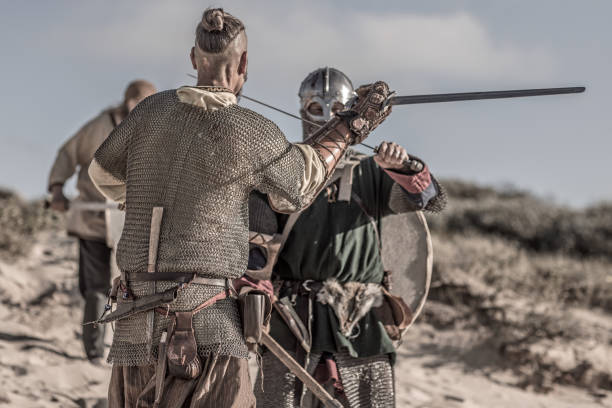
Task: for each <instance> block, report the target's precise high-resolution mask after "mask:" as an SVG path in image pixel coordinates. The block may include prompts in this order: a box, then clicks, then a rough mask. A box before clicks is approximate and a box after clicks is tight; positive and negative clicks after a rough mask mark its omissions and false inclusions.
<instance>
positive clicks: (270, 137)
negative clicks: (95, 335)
mask: <svg viewBox="0 0 612 408" xmlns="http://www.w3.org/2000/svg"><path fill="white" fill-rule="evenodd" d="M190 57H191V61H192V64H193V67H194V69H196V70H197V86H185V87H181V88H179V89H175V90H168V91H164V92H160V93H158V94H155V95H153V96H151V97H149V98H147V99H145V100H144V101H143V102H141V103H140V104H139V105H138V106H137V107H136V109H134V111H133V112H131V113H130V115H129V116H128V117H127V118H126V119H125V120H124V121H123V122H122V123H121V125H120V126H119V127H117V128H116V129H115V130H114V131H113V133H112V134H111V135H110V137H109V138H108V139H107V140H106V141H105V142H104V143H103V144H102V146H101V147H100V148H99V149H98V151H97V152H96V154H95V159H94V161H93V162H92V164H91V166H90V169H89V172H90V175H91V176H92V178H93V180H94V182H95V183H96V185H97V187H98V188H99V189H100V191H102V192H103V193H104V194H105V195H106V196H107V197H108V198H111V199H113V200H115V201H119V202H124V203H125V211H126V217H125V226H124V229H123V233H122V236H121V239H120V241H119V244H118V250H117V261H118V264H119V268H120V270H121V276H120V279H118V280H117V281H116V284H114V287H113V289H112V290H111V299H116V302H117V305H116V308H115V310H112V311H111V312H110V313H109V314H108V315H105V316H103V317H101V318H100V319H98V322H99V323H102V322H109V321H115V331H114V338H113V344H112V346H111V351H110V355H109V361H110V362H112V363H113V369H112V375H111V382H110V388H109V402H110V406H111V407H124V406H125V407H128V406H129V407H132V406H150V405H152V406H160V404H161V406H164V407H183V406H190V407H212V406H214V407H230V406H231V407H249V406H254V403H255V401H254V395H253V391H252V386H251V382H250V379H249V373H248V365H247V360H246V358H247V344H246V342H245V338H250V337H249V336H246V335H245V334H243V324H242V321H241V320H242V319H241V316H240V314H239V306H238V304H237V300H236V299H235V293H236V291H235V290H234V289H232V286H231V284H230V282H229V281H230V280H235V279H240V278H241V277H242V275H243V274H244V272H245V270H246V267H247V259H248V252H249V243H248V216H249V214H248V211H249V208H248V197H249V194H250V193H251V191H253V190H254V189H257V190H259V191H261V192H263V193H266V194H267V196H268V199H269V204H270V206H271V207H272V208H274V209H275V210H277V211H280V212H287V213H289V212H293V211H299V210H302V209H304V208H305V207H306V206H307V205H308V204H309V203H310V202H311V201H312V199H313V197H315V196H316V195H317V194H318V192H319V190H320V189H321V188H322V187H323V186H324V185H325V183H326V182H327V180H328V179H329V177H330V176H331V175H332V174H333V171H334V168H335V167H336V164H337V163H338V161H339V160H340V158H341V157H342V156H343V155H344V153H345V152H346V150H347V147H348V146H349V145H351V144H354V143H357V142H360V141H361V140H363V138H364V137H366V136H367V134H368V133H369V132H370V131H371V130H372V129H374V128H375V127H376V126H377V125H378V124H380V123H381V122H382V121H383V120H384V119H385V117H386V116H387V115H388V114H389V112H390V111H389V108H387V107H385V103H384V101H385V100H386V99H387V98H388V96H389V89H388V86H387V85H386V84H385V83H384V82H377V83H374V84H373V85H369V86H365V87H361V88H360V89H358V96H357V99H356V101H355V103H354V104H353V105H352V106H351V107H350V108H348V109H345V110H344V111H343V116H342V117H338V118H336V119H335V120H332V121H329V122H328V123H326V124H325V126H323V127H322V128H321V129H319V130H318V131H317V132H316V133H315V134H313V135H312V137H310V138H309V139H308V140H305V141H304V142H303V143H301V144H291V143H289V142H287V140H286V138H285V136H284V135H283V134H282V133H281V131H280V130H279V129H278V127H277V126H276V125H274V123H272V122H271V121H270V120H268V119H266V118H264V117H262V116H261V115H259V114H257V113H255V112H253V111H250V110H248V109H245V108H242V107H240V106H238V105H237V104H236V102H237V97H238V96H239V94H240V91H241V89H242V86H243V85H244V83H245V81H246V78H247V37H246V33H245V27H244V25H243V23H242V22H241V21H240V20H239V19H238V18H236V17H234V16H232V15H230V14H228V13H226V12H224V11H223V10H222V9H208V10H206V11H205V12H204V14H203V17H202V20H201V22H200V23H199V24H198V25H197V28H196V40H195V46H194V47H193V48H192V50H191V55H190ZM246 320H247V319H245V321H246ZM244 326H245V328H246V325H244Z"/></svg>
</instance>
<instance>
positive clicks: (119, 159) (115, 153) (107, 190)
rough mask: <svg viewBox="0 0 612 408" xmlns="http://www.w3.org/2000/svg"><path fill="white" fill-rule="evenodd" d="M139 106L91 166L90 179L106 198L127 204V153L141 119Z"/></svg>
mask: <svg viewBox="0 0 612 408" xmlns="http://www.w3.org/2000/svg"><path fill="white" fill-rule="evenodd" d="M139 113H140V106H137V107H136V108H135V109H134V110H133V111H132V113H130V114H129V115H128V116H127V118H125V119H124V120H123V121H122V122H121V124H120V125H119V126H117V127H116V128H115V129H114V130H113V131H112V133H111V134H110V135H109V136H108V138H106V140H105V141H104V143H102V145H101V146H100V147H99V148H98V150H97V151H96V153H95V155H94V159H93V160H92V161H91V164H90V165H89V169H88V172H89V177H91V180H92V181H93V183H94V184H95V186H96V187H97V188H98V190H100V192H101V193H102V195H104V196H105V197H106V198H108V199H110V200H113V201H117V202H120V203H125V194H126V193H125V192H126V189H125V183H126V177H127V152H128V145H129V142H130V138H131V134H132V131H133V129H134V128H135V127H136V125H137V123H138V118H139V117H140V114H139Z"/></svg>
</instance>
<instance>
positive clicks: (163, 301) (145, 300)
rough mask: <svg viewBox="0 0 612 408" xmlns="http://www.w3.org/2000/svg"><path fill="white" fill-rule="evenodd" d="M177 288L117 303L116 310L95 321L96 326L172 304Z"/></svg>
mask: <svg viewBox="0 0 612 408" xmlns="http://www.w3.org/2000/svg"><path fill="white" fill-rule="evenodd" d="M177 293H178V288H170V289H167V290H165V291H163V292H160V293H154V294H152V295H147V296H144V297H141V298H138V299H136V300H131V301H122V302H121V303H117V308H116V309H115V310H113V311H112V312H110V313H109V314H107V315H105V316H102V317H101V318H100V319H98V320H96V321H95V322H94V323H96V324H104V323H110V322H114V321H115V320H120V319H125V318H126V317H130V316H133V315H135V314H137V313H143V312H148V311H151V312H152V311H153V309H155V308H156V307H161V306H166V305H168V304H170V303H172V302H173V301H174V300H175V299H176V296H177Z"/></svg>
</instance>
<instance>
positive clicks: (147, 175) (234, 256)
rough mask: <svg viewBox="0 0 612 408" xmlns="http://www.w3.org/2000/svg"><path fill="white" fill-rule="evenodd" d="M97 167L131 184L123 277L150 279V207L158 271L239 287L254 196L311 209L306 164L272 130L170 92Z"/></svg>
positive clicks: (122, 129)
mask: <svg viewBox="0 0 612 408" xmlns="http://www.w3.org/2000/svg"><path fill="white" fill-rule="evenodd" d="M95 158H96V160H97V162H98V163H99V164H100V165H101V166H102V167H103V168H104V169H105V170H107V171H109V172H110V173H111V174H112V175H113V176H115V177H116V178H117V179H119V180H125V181H126V182H127V183H126V184H127V186H126V187H127V199H126V220H125V227H124V229H123V234H122V236H121V240H120V241H119V245H118V249H117V262H118V265H119V267H120V269H121V270H122V271H126V272H143V271H146V270H147V257H148V248H149V229H150V223H151V211H152V208H153V207H163V208H164V218H163V222H162V227H161V235H160V242H159V253H158V258H157V270H158V271H160V272H189V273H193V272H196V273H198V274H200V275H203V276H206V277H212V278H232V279H233V278H238V277H239V276H241V275H242V274H243V273H244V270H245V269H246V265H247V256H248V196H249V193H250V192H251V190H253V189H255V188H256V189H258V190H260V191H262V192H264V193H266V194H270V193H274V194H276V195H279V196H281V197H283V198H285V199H287V200H288V201H289V202H290V203H291V204H293V205H294V206H295V207H297V208H298V209H301V208H302V207H303V206H304V205H305V204H306V203H305V202H304V198H303V197H301V195H300V194H299V188H300V183H299V182H298V180H301V178H302V176H303V174H304V157H303V155H302V153H301V152H300V149H299V148H298V147H296V146H294V145H292V144H290V143H289V142H287V140H286V138H285V136H284V135H283V133H282V132H281V131H280V129H278V127H277V126H276V125H275V124H274V123H273V122H271V121H270V120H268V119H266V118H264V117H263V116H261V115H259V114H257V113H255V112H253V111H251V110H249V109H246V108H243V107H240V106H238V105H230V106H228V107H224V108H221V109H219V110H216V111H210V112H209V111H205V110H204V109H202V108H199V107H197V106H192V105H189V104H184V103H181V102H179V100H178V98H177V96H176V93H175V91H174V90H171V91H165V92H161V93H158V94H156V95H153V96H151V97H149V98H147V99H145V100H144V101H143V102H141V103H140V104H139V105H138V106H137V107H136V109H134V111H133V113H132V114H130V115H128V117H127V118H126V119H125V120H124V121H123V122H122V123H121V125H120V126H119V127H118V128H117V129H116V130H115V131H114V132H113V133H112V134H111V136H110V137H109V138H108V139H107V140H106V141H105V142H104V143H103V144H102V146H101V147H100V149H99V150H98V151H97V152H96V155H95Z"/></svg>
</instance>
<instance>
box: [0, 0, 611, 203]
mask: <svg viewBox="0 0 612 408" xmlns="http://www.w3.org/2000/svg"><path fill="white" fill-rule="evenodd" d="M209 6H221V7H224V8H225V9H226V11H228V12H230V13H232V14H234V15H236V16H238V17H239V18H241V19H242V20H243V21H244V23H245V25H246V27H247V35H248V37H249V80H248V82H247V84H246V85H245V88H244V93H245V95H248V96H251V97H254V98H257V99H260V100H263V101H265V102H267V103H269V104H272V105H275V106H278V107H280V108H282V109H286V110H289V111H292V112H295V113H297V111H298V98H297V91H298V88H299V84H300V82H301V81H302V79H304V77H305V76H306V75H307V74H308V73H309V72H311V71H313V70H314V69H316V68H319V67H323V66H331V67H335V68H338V69H340V70H342V71H344V72H345V73H346V74H347V75H348V76H349V77H350V78H351V79H352V81H353V83H354V84H355V85H356V86H357V85H361V84H365V83H370V82H372V81H376V80H384V81H386V82H387V83H389V85H390V86H391V88H392V89H394V90H396V91H397V93H398V94H404V95H410V94H423V93H442V92H464V91H482V90H503V89H522V88H544V87H557V86H559V87H560V86H578V85H584V86H586V87H587V91H586V92H585V93H584V94H579V95H562V96H546V97H537V98H520V99H512V100H494V101H491V100H489V101H472V102H455V103H444V104H426V105H410V106H398V107H395V108H394V110H393V113H392V114H391V116H390V117H389V118H388V119H387V121H386V122H385V123H384V124H383V125H381V126H380V127H379V128H377V130H376V131H375V132H374V133H373V134H372V135H371V136H370V138H369V141H368V143H369V144H378V143H380V142H381V141H383V140H387V141H395V142H397V143H399V144H401V145H402V146H404V147H405V148H406V149H407V150H408V152H409V153H412V154H414V155H417V156H419V157H421V158H422V159H424V160H425V161H426V162H427V163H428V165H429V167H430V168H431V170H432V172H433V173H434V174H435V175H437V176H438V177H439V178H459V179H464V180H470V181H475V182H478V183H481V184H488V185H495V186H514V187H516V188H520V189H526V190H529V191H532V192H534V193H536V194H537V195H539V196H541V197H544V198H548V199H552V200H554V201H556V202H557V203H560V204H563V205H570V206H574V207H582V206H585V205H590V204H594V203H597V202H600V201H604V200H608V201H609V200H612V185H611V183H610V176H611V175H612V161H611V160H610V159H609V156H610V155H611V154H612V138H611V137H610V136H611V133H612V114H611V113H610V102H609V101H610V97H612V81H611V79H610V75H611V73H612V41H611V39H612V25H611V24H610V23H609V16H610V15H612V2H609V1H605V0H600V1H597V0H592V1H588V2H578V1H564V0H555V1H553V0H539V1H537V2H534V1H528V0H513V1H503V2H502V1H495V2H492V1H489V0H479V1H476V0H474V1H471V0H456V1H453V2H449V1H438V0H428V1H405V0H397V1H394V0H387V1H384V2H372V1H362V0H353V1H334V2H330V1H327V2H325V1H319V0H309V1H303V2H302V1H280V0H278V1H277V0H274V1H258V2H254V1H248V0H236V1H220V0H218V1H217V2H215V3H209V2H203V1H192V0H181V1H180V2H178V1H173V2H171V1H161V0H146V1H145V0H132V1H129V2H127V1H119V0H115V1H109V0H104V1H102V0H90V1H87V2H84V1H77V0H71V1H69V0H56V1H42V0H39V1H35V0H29V1H12V0H0V52H1V60H0V61H1V62H0V67H1V69H2V75H1V76H0V86H1V89H2V90H3V97H2V98H0V119H1V120H2V130H1V131H0V186H3V187H8V188H11V189H14V190H16V191H18V192H19V193H20V194H22V195H23V196H25V197H27V198H32V197H39V196H41V195H43V194H45V192H46V179H47V177H48V172H49V169H50V167H51V165H52V163H53V160H54V158H55V154H56V152H57V149H58V148H59V147H60V146H61V144H62V143H63V142H64V141H65V140H66V139H68V138H69V137H70V136H71V135H72V134H74V133H75V132H76V131H77V130H78V129H79V128H80V126H82V125H83V124H84V123H85V122H87V121H88V120H89V119H91V118H92V117H94V116H95V115H97V114H98V113H99V112H100V111H101V110H103V109H104V108H106V107H108V106H111V105H113V104H116V103H119V102H120V100H121V96H122V93H123V90H124V88H125V86H126V84H127V83H128V82H129V81H131V80H132V79H135V78H145V79H148V80H150V81H152V82H153V83H154V84H155V85H156V86H157V87H158V89H171V88H176V87H179V86H182V85H190V84H194V80H193V79H191V78H189V77H188V76H187V74H188V73H192V72H193V69H192V68H191V64H190V62H189V58H188V53H189V50H190V47H191V46H192V45H193V41H194V30H195V26H196V24H197V22H198V21H199V20H200V18H201V14H202V12H203V10H204V9H205V8H206V7H209ZM241 104H243V105H244V106H246V107H249V108H251V109H254V110H256V111H258V112H260V113H262V114H264V115H265V116H267V117H268V118H270V119H272V120H273V121H275V122H276V123H277V124H278V125H279V126H280V128H281V129H282V130H283V131H284V132H285V134H286V135H287V138H288V139H289V140H291V141H298V140H299V139H300V138H301V124H300V122H299V121H297V120H295V119H292V118H289V117H286V116H284V115H282V114H279V113H277V112H274V111H271V110H269V109H267V108H265V107H261V106H257V105H254V104H252V103H251V102H248V101H245V100H243V101H241ZM73 184H74V183H72V184H70V185H69V186H68V191H69V192H74V187H73Z"/></svg>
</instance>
